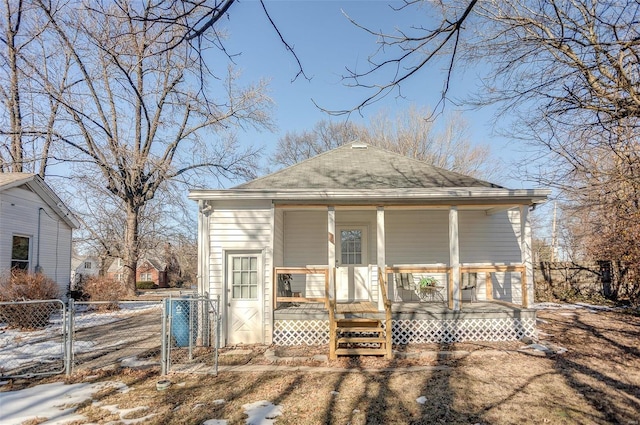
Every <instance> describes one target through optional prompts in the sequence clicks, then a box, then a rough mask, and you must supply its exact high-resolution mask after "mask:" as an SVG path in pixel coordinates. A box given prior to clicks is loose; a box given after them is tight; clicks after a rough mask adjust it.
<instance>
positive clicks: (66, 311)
mask: <svg viewBox="0 0 640 425" xmlns="http://www.w3.org/2000/svg"><path fill="white" fill-rule="evenodd" d="M219 329H220V315H219V300H210V299H208V298H207V297H193V298H169V299H164V300H160V301H114V302H75V301H74V300H69V302H68V306H65V304H64V303H63V302H62V301H61V300H45V301H22V302H0V377H2V378H7V377H30V376H37V375H53V374H60V373H67V374H71V373H72V372H77V371H81V370H92V369H105V368H114V369H117V368H120V367H135V368H142V367H159V368H160V370H161V373H162V374H167V373H169V372H190V373H209V374H217V370H218V368H217V365H218V347H219Z"/></svg>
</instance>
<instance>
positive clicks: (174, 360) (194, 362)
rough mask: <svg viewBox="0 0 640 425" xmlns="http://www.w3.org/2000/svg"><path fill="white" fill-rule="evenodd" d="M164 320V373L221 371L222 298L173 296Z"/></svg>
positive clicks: (167, 305) (166, 303)
mask: <svg viewBox="0 0 640 425" xmlns="http://www.w3.org/2000/svg"><path fill="white" fill-rule="evenodd" d="M164 311H165V315H164V318H165V320H163V322H162V341H163V344H162V347H163V352H162V374H163V375H164V374H167V373H169V372H186V373H206V374H217V373H218V348H219V347H220V314H219V311H220V300H219V299H215V300H211V299H209V298H207V297H200V298H169V299H166V300H165V304H164Z"/></svg>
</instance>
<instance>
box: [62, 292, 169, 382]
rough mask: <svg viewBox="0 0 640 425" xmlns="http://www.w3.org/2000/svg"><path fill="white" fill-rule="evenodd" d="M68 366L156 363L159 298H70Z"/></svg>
mask: <svg viewBox="0 0 640 425" xmlns="http://www.w3.org/2000/svg"><path fill="white" fill-rule="evenodd" d="M69 316H70V320H69V323H70V329H69V335H70V347H71V348H70V350H69V352H70V353H71V356H70V358H69V359H68V362H69V365H70V370H72V371H74V372H75V371H77V370H80V369H100V368H109V367H146V366H149V367H151V366H159V365H160V353H161V347H160V346H161V338H160V331H161V328H162V323H161V322H162V301H103V302H100V301H98V302H74V301H73V300H70V302H69Z"/></svg>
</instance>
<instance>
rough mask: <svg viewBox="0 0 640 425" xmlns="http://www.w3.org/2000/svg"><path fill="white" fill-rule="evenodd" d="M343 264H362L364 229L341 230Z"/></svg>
mask: <svg viewBox="0 0 640 425" xmlns="http://www.w3.org/2000/svg"><path fill="white" fill-rule="evenodd" d="M340 252H341V255H340V256H341V261H342V264H362V230H341V231H340Z"/></svg>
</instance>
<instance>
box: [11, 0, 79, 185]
mask: <svg viewBox="0 0 640 425" xmlns="http://www.w3.org/2000/svg"><path fill="white" fill-rule="evenodd" d="M1 6H2V19H0V32H1V34H0V81H2V84H0V99H1V101H2V108H3V109H4V113H3V114H1V116H3V117H6V119H7V122H1V123H0V135H1V136H3V137H6V140H8V142H7V143H3V144H2V147H1V148H0V172H1V171H6V172H9V171H14V172H23V171H24V172H34V173H38V174H39V175H40V176H41V177H43V178H44V177H45V174H46V170H47V165H48V162H49V159H50V155H51V152H52V150H53V149H54V148H55V146H53V142H54V137H53V134H52V132H51V129H52V128H53V125H54V122H55V120H56V118H57V115H58V111H59V108H60V105H59V103H58V102H57V101H56V100H55V99H54V98H51V97H49V96H47V94H46V93H47V90H46V89H45V87H43V86H44V85H46V82H45V81H46V80H47V78H48V79H51V80H52V81H54V80H55V81H57V83H58V84H57V86H58V87H62V88H63V89H64V87H65V86H66V83H65V81H66V77H67V71H68V61H66V60H65V59H66V58H65V57H64V55H62V56H56V57H55V58H54V57H52V56H51V55H50V54H48V50H49V49H50V48H51V46H47V31H48V26H47V22H46V21H43V20H42V19H41V16H40V14H39V13H38V11H39V9H38V8H37V7H36V6H34V5H33V4H32V2H26V1H22V0H3V2H2V5H1ZM51 13H52V14H55V13H57V11H56V10H55V8H54V7H52V9H51ZM57 59H61V61H58V62H57V63H56V60H57ZM54 70H55V75H50V72H51V71H54ZM41 77H45V78H44V79H43V78H41Z"/></svg>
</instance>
